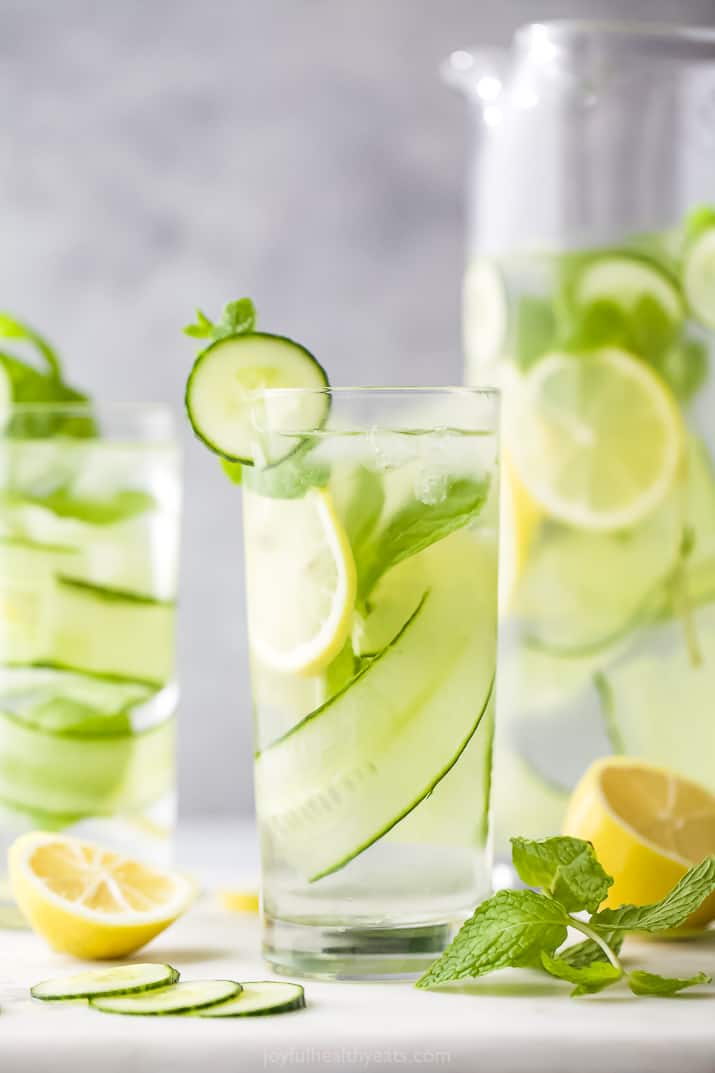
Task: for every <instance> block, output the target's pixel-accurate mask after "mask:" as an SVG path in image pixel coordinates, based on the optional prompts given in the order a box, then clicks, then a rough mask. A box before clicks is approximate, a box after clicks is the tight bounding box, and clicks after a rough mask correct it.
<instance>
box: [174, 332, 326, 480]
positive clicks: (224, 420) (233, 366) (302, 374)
mask: <svg viewBox="0 0 715 1073" xmlns="http://www.w3.org/2000/svg"><path fill="white" fill-rule="evenodd" d="M327 386H328V378H327V376H326V374H325V372H324V370H323V368H322V366H321V365H320V364H319V363H318V362H317V361H316V359H315V358H314V357H313V355H312V354H311V353H310V351H309V350H306V349H305V347H303V346H301V345H300V344H299V343H296V342H294V341H293V340H292V339H287V338H286V337H285V336H282V335H270V334H268V333H266V332H247V333H244V334H243V335H231V336H228V337H227V338H225V339H219V340H218V342H216V343H213V344H212V345H211V346H209V347H207V348H206V349H205V350H204V351H202V352H201V354H199V356H198V358H197V359H196V361H195V363H194V367H193V369H192V370H191V373H190V374H189V379H188V381H187V384H186V396H185V402H186V412H187V414H188V417H189V421H190V422H191V425H192V427H193V430H194V432H195V433H196V435H197V436H198V438H199V439H200V440H202V441H203V442H204V443H205V444H206V446H207V447H208V448H209V449H210V450H212V451H214V453H215V454H218V455H221V456H222V457H223V458H225V459H228V460H229V461H231V462H240V463H242V464H243V465H246V466H251V465H253V464H254V462H255V461H256V458H255V457H254V454H255V453H256V451H259V452H260V453H261V457H260V458H259V459H258V461H260V462H262V463H265V462H266V461H270V462H271V463H275V462H278V461H280V459H281V458H283V457H285V456H286V455H289V454H290V453H291V452H292V451H293V450H294V449H295V447H296V445H297V444H298V443H300V432H301V430H302V429H305V431H306V432H308V431H310V430H312V429H316V428H320V427H322V425H323V424H324V423H325V420H326V418H327V416H328V410H329V406H330V400H329V396H328V394H327V392H325V391H321V390H320V389H321V388H326V387H327ZM264 388H314V389H316V390H315V391H313V392H308V393H306V395H305V396H304V397H302V398H301V399H300V400H297V399H295V398H286V399H285V400H282V402H281V404H280V406H279V407H276V409H275V411H274V410H273V409H272V412H271V415H270V416H271V420H270V424H271V426H272V431H274V432H276V433H277V435H275V436H272V437H271V440H272V442H271V443H270V444H269V443H267V442H265V441H266V437H265V436H260V437H259V434H258V430H257V428H256V425H255V423H254V418H255V415H256V409H255V407H256V405H257V401H258V399H259V398H260V393H261V391H262V390H263V389H264ZM279 409H280V413H279V412H278V410H279ZM281 429H285V434H284V435H283V434H282V433H281Z"/></svg>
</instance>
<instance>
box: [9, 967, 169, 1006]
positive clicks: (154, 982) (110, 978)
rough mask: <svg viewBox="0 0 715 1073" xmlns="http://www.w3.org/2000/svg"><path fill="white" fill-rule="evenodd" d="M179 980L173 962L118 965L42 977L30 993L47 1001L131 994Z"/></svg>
mask: <svg viewBox="0 0 715 1073" xmlns="http://www.w3.org/2000/svg"><path fill="white" fill-rule="evenodd" d="M178 979H179V973H178V972H177V970H176V969H175V968H173V967H172V966H171V965H153V964H150V963H145V964H137V965H118V966H117V967H116V968H111V969H95V970H93V971H91V972H79V973H75V974H73V975H72V976H59V977H56V978H54V979H52V980H42V982H41V983H39V984H35V986H34V987H31V988H30V994H31V995H32V997H33V998H37V999H42V1001H43V1002H59V1001H62V1000H63V999H65V1000H66V999H78V998H95V997H98V996H99V995H129V994H138V993H142V992H145V991H151V990H153V989H154V988H157V987H168V986H169V985H170V984H175V983H176V981H177V980H178Z"/></svg>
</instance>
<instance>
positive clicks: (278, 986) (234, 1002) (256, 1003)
mask: <svg viewBox="0 0 715 1073" xmlns="http://www.w3.org/2000/svg"><path fill="white" fill-rule="evenodd" d="M304 1008H305V992H304V990H303V988H302V987H301V986H300V984H289V983H284V982H282V981H281V982H279V981H277V980H251V981H249V982H248V983H245V984H244V985H243V990H242V991H241V992H240V994H238V995H236V996H235V997H234V998H230V999H228V1001H227V1002H220V1003H217V1004H216V1005H215V1006H206V1007H205V1008H204V1009H201V1010H197V1011H196V1016H197V1017H259V1016H261V1015H263V1014H269V1013H289V1012H290V1011H291V1010H302V1009H304Z"/></svg>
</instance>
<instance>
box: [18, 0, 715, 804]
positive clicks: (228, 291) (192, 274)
mask: <svg viewBox="0 0 715 1073" xmlns="http://www.w3.org/2000/svg"><path fill="white" fill-rule="evenodd" d="M557 16H582V17H583V16H591V17H593V16H615V17H621V18H637V17H642V18H650V19H663V20H668V21H683V22H688V21H689V22H700V23H706V22H708V23H715V0H631V2H628V0H600V2H593V3H584V2H576V0H563V2H562V3H560V4H554V3H533V2H526V0H503V2H501V3H496V2H478V0H234V2H227V0H186V2H180V0H174V2H172V0H121V2H120V3H117V2H116V0H0V109H1V112H0V116H1V120H0V284H1V286H0V308H2V307H4V308H7V309H9V310H12V311H14V312H16V313H17V314H19V315H21V316H24V317H26V318H28V319H29V320H31V321H32V322H33V323H34V324H36V325H37V326H38V327H40V328H41V329H43V330H44V331H45V332H46V333H47V334H48V335H49V336H50V337H51V338H52V339H54V340H56V341H57V342H58V343H59V344H60V345H61V347H62V349H63V351H64V353H65V355H66V356H67V358H68V363H69V364H70V367H71V370H72V373H73V379H74V380H75V381H76V382H78V383H80V384H82V385H84V386H86V387H87V388H88V389H89V390H90V391H91V392H93V393H95V394H97V395H99V396H103V397H105V398H118V399H124V400H129V399H138V398H145V399H153V400H168V401H170V402H172V403H173V404H174V405H176V406H177V407H178V405H179V403H180V397H181V388H182V383H183V380H184V378H185V374H186V371H187V369H188V366H189V362H190V360H191V344H190V343H189V341H188V340H186V339H183V338H182V336H181V334H180V331H179V329H180V327H181V325H182V324H184V323H185V322H186V321H187V319H188V318H189V316H190V314H191V312H192V308H193V306H194V305H196V304H197V303H200V304H201V305H202V306H204V307H205V308H206V309H207V310H209V311H213V310H216V309H218V307H219V305H220V304H221V303H222V302H223V301H224V300H226V299H227V298H231V297H234V296H237V295H240V294H250V295H251V296H252V297H254V298H255V300H256V301H257V303H258V306H259V310H260V314H261V319H262V323H263V324H264V325H267V326H270V327H271V328H272V329H274V330H277V331H283V332H286V333H288V334H290V335H293V336H295V337H297V338H298V339H301V340H303V341H304V342H305V343H306V344H307V345H308V346H309V347H310V348H311V349H312V350H314V351H315V352H316V353H317V354H318V355H319V356H320V357H321V359H322V360H323V361H324V363H325V364H326V365H327V366H328V369H329V370H330V373H331V378H332V380H333V382H335V383H342V384H348V383H351V382H352V383H355V382H358V383H369V382H374V383H388V382H393V383H410V382H413V383H428V382H430V381H432V382H435V381H437V382H454V381H459V379H460V377H461V369H460V365H461V361H460V357H459V309H458V306H459V298H458V295H459V278H460V271H461V263H462V231H463V224H462V185H463V167H464V145H463V133H464V129H463V119H464V116H463V112H462V109H461V108H460V103H459V101H458V100H456V99H455V98H454V97H452V96H451V95H450V94H449V93H448V92H447V91H446V90H444V89H443V88H441V87H440V84H439V81H438V78H437V67H438V64H439V62H440V60H441V59H442V58H443V57H444V56H445V55H446V54H447V53H449V52H450V51H451V50H452V49H454V48H458V47H460V46H465V45H470V44H486V43H490V42H493V43H503V42H506V41H507V40H508V38H509V36H510V35H511V33H512V31H513V29H514V28H515V26H517V25H518V24H519V23H522V22H525V21H531V20H533V19H537V18H545V17H557ZM182 434H183V438H184V441H185V445H186V452H185V459H186V468H185V476H186V511H185V518H184V534H183V569H182V589H181V620H180V625H181V631H180V632H181V637H180V658H181V662H180V666H181V677H182V684H183V689H184V702H183V705H182V712H181V746H180V753H181V801H182V809H183V810H184V811H185V812H190V811H193V812H198V811H203V812H217V811H224V810H228V809H232V810H233V809H239V808H240V809H243V810H246V809H248V808H249V807H250V802H251V744H250V743H251V733H250V715H249V685H248V676H247V667H246V656H245V636H244V631H243V603H242V599H243V587H242V577H241V553H242V549H241V535H240V533H241V530H240V496H239V494H238V492H237V491H232V489H231V486H230V485H229V484H228V483H227V482H226V481H225V479H223V478H222V476H221V474H220V471H219V469H218V467H217V465H216V464H215V461H214V459H212V458H211V457H210V456H209V454H208V453H207V452H206V451H205V450H203V449H201V448H200V447H199V446H198V445H197V444H195V443H194V442H192V441H191V439H190V437H189V436H188V434H186V432H185V430H183V428H182Z"/></svg>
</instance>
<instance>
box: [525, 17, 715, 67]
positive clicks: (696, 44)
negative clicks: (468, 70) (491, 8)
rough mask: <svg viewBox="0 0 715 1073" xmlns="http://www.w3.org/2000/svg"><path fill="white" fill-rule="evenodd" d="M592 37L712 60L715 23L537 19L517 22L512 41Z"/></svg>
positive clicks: (561, 42) (566, 43)
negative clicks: (520, 24) (710, 24)
mask: <svg viewBox="0 0 715 1073" xmlns="http://www.w3.org/2000/svg"><path fill="white" fill-rule="evenodd" d="M589 39H591V40H593V41H598V40H600V41H602V42H608V43H609V44H614V45H623V46H625V47H637V48H639V49H645V50H647V49H648V48H649V47H653V49H654V55H655V54H656V53H657V54H658V55H660V56H662V57H664V58H665V57H671V58H672V59H678V58H682V59H687V58H691V59H693V58H696V57H698V58H702V59H704V60H713V61H715V27H712V26H707V25H684V24H682V23H675V22H664V21H661V20H653V21H648V20H645V19H623V20H618V19H608V18H606V19H559V18H556V19H537V20H535V21H534V22H527V23H525V24H524V25H522V26H520V27H519V28H518V29H517V30H516V32H515V34H514V41H515V43H516V44H517V45H519V46H524V47H526V48H530V47H532V46H533V45H543V44H544V43H548V44H551V45H554V46H561V47H564V48H569V47H570V46H572V45H576V44H583V43H585V42H588V40H589Z"/></svg>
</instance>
